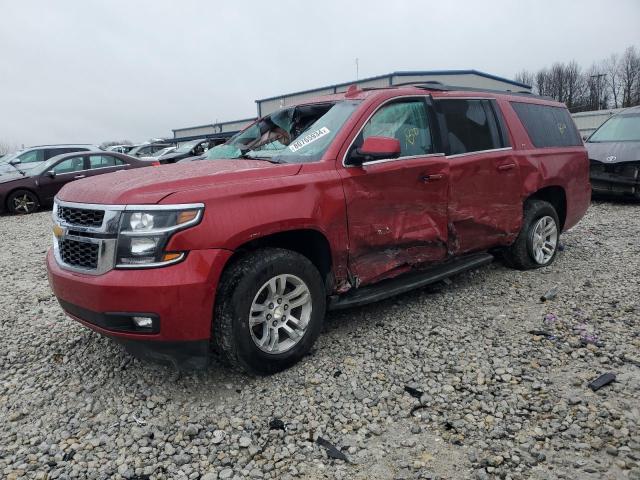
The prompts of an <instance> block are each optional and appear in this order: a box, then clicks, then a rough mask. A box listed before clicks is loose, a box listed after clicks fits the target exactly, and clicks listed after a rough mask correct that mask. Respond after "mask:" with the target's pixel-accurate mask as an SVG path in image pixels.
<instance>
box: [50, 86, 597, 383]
mask: <svg viewBox="0 0 640 480" xmlns="http://www.w3.org/2000/svg"><path fill="white" fill-rule="evenodd" d="M207 157H208V159H206V160H203V161H199V162H191V163H188V164H176V165H166V166H162V167H159V168H153V169H147V168H145V169H140V170H136V171H132V172H129V174H128V175H127V178H126V179H124V180H122V179H119V181H118V182H114V181H113V180H114V178H113V176H112V175H103V176H101V177H98V178H95V179H91V180H81V181H78V182H73V183H72V184H69V185H67V186H66V187H64V188H63V189H62V191H61V192H60V193H59V194H58V196H57V198H56V204H55V206H54V210H53V217H54V221H55V227H54V246H53V248H52V249H51V250H50V251H49V252H48V255H47V265H48V271H49V280H50V283H51V286H52V288H53V291H54V292H55V295H56V296H57V297H58V300H59V302H60V304H61V306H62V308H63V309H64V310H65V312H67V314H68V315H69V316H71V317H72V318H74V319H76V320H78V321H80V322H81V323H83V324H84V325H86V326H87V327H89V328H92V329H94V330H96V331H98V332H100V333H102V334H104V335H107V336H109V337H112V338H113V339H115V340H117V341H119V342H121V343H123V344H124V345H125V346H126V347H127V348H128V349H129V350H130V351H132V352H133V353H134V354H137V355H140V356H144V357H148V358H153V359H156V360H161V361H169V362H172V363H174V364H180V365H187V366H201V365H203V364H205V363H206V361H207V358H208V357H209V353H210V351H212V350H215V351H218V352H219V353H220V357H221V358H222V359H225V360H226V361H227V362H229V363H230V364H232V365H234V366H239V367H241V368H244V369H246V370H248V371H252V372H257V373H271V372H275V371H278V370H282V369H284V368H286V367H288V366H290V365H291V364H293V363H294V362H296V361H297V360H299V359H300V358H301V357H302V356H303V355H304V354H305V353H306V352H308V351H309V349H310V348H311V345H312V344H313V342H314V341H315V339H316V337H317V336H318V333H319V332H320V330H321V325H322V322H323V319H324V316H325V311H326V310H331V309H340V308H346V307H352V306H358V305H362V304H365V303H367V302H371V301H375V300H379V299H383V298H386V297H389V296H392V295H396V294H398V293H401V292H404V291H407V290H409V289H413V288H418V287H421V286H423V285H426V284H428V283H432V282H435V281H438V280H441V279H443V278H445V277H447V276H449V275H452V274H455V273H458V272H461V271H464V270H466V269H470V268H476V267H479V266H481V265H483V264H487V263H489V262H491V261H492V260H493V258H494V256H493V254H498V253H500V256H501V257H502V258H504V260H505V261H506V262H507V263H508V264H509V265H511V266H513V267H515V268H519V269H532V268H538V267H543V266H546V265H549V264H550V263H551V262H553V260H554V258H555V255H556V252H557V249H558V242H559V235H560V233H561V232H562V231H564V230H567V229H568V228H571V227H572V226H574V225H575V224H576V223H577V222H578V221H579V220H580V218H581V217H582V216H583V215H584V213H585V211H586V210H587V208H588V206H589V201H590V195H591V189H590V186H589V162H588V159H587V154H586V151H585V148H584V145H583V143H582V140H581V138H580V136H579V134H578V132H577V130H576V128H575V125H574V123H573V121H572V119H571V117H570V115H569V113H568V111H567V109H566V108H565V107H564V105H562V104H560V103H557V102H554V101H551V100H548V99H543V98H539V97H535V96H532V95H527V94H515V93H505V92H495V91H483V90H465V89H460V88H454V87H451V88H447V87H444V86H436V85H432V84H426V85H412V86H400V87H389V88H382V89H372V90H366V91H363V90H359V89H357V88H355V87H351V88H350V89H349V90H348V91H347V92H346V93H343V94H336V95H330V96H325V97H320V98H318V99H316V100H313V101H309V102H307V103H304V104H301V105H296V106H292V107H287V108H283V109H281V110H279V111H277V112H275V113H273V114H271V115H268V116H266V117H263V118H261V119H259V120H257V121H256V122H255V123H254V124H252V125H251V126H249V127H248V128H246V129H245V130H243V131H242V132H240V133H239V134H237V135H236V136H235V137H233V138H232V139H231V140H229V141H228V142H227V143H226V144H224V145H220V146H217V147H214V148H212V149H211V150H209V152H208V154H207Z"/></svg>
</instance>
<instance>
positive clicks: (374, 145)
mask: <svg viewBox="0 0 640 480" xmlns="http://www.w3.org/2000/svg"><path fill="white" fill-rule="evenodd" d="M399 156H400V141H399V140H398V139H397V138H391V137H367V138H365V140H364V142H363V144H362V147H360V148H357V149H355V150H354V151H353V152H352V153H351V155H350V156H349V159H348V160H349V161H348V164H349V165H362V164H363V163H364V162H370V161H373V160H384V159H387V158H398V157H399Z"/></svg>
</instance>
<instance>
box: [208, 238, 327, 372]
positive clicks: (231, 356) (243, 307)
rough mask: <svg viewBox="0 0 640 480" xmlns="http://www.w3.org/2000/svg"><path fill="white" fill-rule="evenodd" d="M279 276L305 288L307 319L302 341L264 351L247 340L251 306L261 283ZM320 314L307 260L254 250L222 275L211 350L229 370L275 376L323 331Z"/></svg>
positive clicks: (322, 302)
mask: <svg viewBox="0 0 640 480" xmlns="http://www.w3.org/2000/svg"><path fill="white" fill-rule="evenodd" d="M283 274H288V275H295V276H296V277H298V278H299V279H301V280H302V281H303V282H304V283H305V284H306V286H307V288H308V291H309V292H310V295H311V314H310V319H309V322H308V324H307V327H306V330H305V332H304V334H303V335H302V337H301V339H300V340H298V341H297V343H296V344H295V345H294V346H293V347H291V348H290V350H288V351H285V352H282V353H267V352H265V351H263V350H261V349H260V348H259V347H258V345H257V344H256V342H255V341H254V339H253V338H252V333H251V330H250V329H249V316H250V311H251V306H252V304H253V301H254V298H255V297H256V295H258V293H259V292H260V290H261V288H262V287H263V286H264V285H265V284H266V282H268V281H269V280H270V279H272V278H273V277H275V276H277V275H283ZM325 310H326V292H325V288H324V284H323V282H322V277H321V276H320V273H319V272H318V269H317V268H316V267H315V266H314V265H313V264H312V263H311V261H309V259H308V258H306V257H305V256H303V255H300V254H299V253H297V252H293V251H290V250H284V249H279V248H264V249H260V250H255V251H253V252H250V253H247V254H246V255H244V256H243V257H241V258H240V259H238V260H237V261H236V262H234V263H233V264H232V265H230V266H229V267H228V268H227V269H226V270H225V272H224V273H223V275H222V278H221V280H220V286H219V288H218V294H217V296H216V306H215V309H214V317H213V326H212V337H213V338H212V346H213V348H214V349H215V350H216V351H217V352H218V353H219V354H220V356H221V357H222V358H221V359H222V360H223V361H224V362H225V363H227V364H229V365H230V366H232V367H234V368H239V369H242V370H245V371H247V372H250V373H256V374H259V375H268V374H272V373H275V372H279V371H281V370H284V369H286V368H288V367H290V366H291V365H293V364H294V363H296V362H297V361H298V360H300V359H301V358H302V357H303V356H304V355H305V354H306V353H307V352H309V350H310V349H311V347H312V345H313V343H314V342H315V340H316V338H317V337H318V335H319V333H320V330H321V328H322V323H323V321H324V315H325ZM292 311H293V310H292ZM290 313H291V312H290ZM254 328H255V327H254Z"/></svg>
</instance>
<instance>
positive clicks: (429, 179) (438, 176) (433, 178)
mask: <svg viewBox="0 0 640 480" xmlns="http://www.w3.org/2000/svg"><path fill="white" fill-rule="evenodd" d="M443 178H444V174H442V173H434V174H432V175H422V177H420V180H422V181H423V182H424V183H427V182H434V181H436V180H442V179H443Z"/></svg>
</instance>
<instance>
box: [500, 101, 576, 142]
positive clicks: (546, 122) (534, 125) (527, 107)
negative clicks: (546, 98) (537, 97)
mask: <svg viewBox="0 0 640 480" xmlns="http://www.w3.org/2000/svg"><path fill="white" fill-rule="evenodd" d="M511 106H512V107H513V109H514V110H515V111H516V114H517V115H518V118H520V121H521V122H522V124H523V125H524V128H525V129H526V130H527V134H528V135H529V138H530V139H531V141H532V142H533V144H534V145H535V146H536V147H538V148H544V147H573V146H580V145H582V139H581V138H580V134H579V133H578V130H577V129H576V126H575V124H574V123H573V120H572V119H571V115H570V114H569V111H568V110H567V109H566V108H564V107H552V106H548V105H536V104H534V103H522V102H511Z"/></svg>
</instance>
